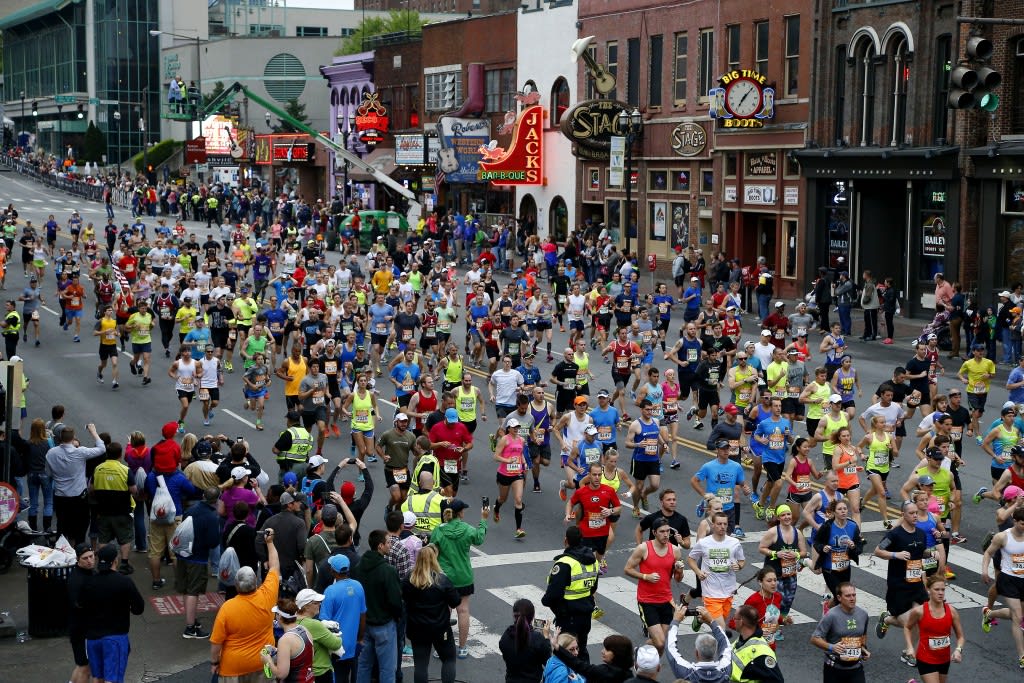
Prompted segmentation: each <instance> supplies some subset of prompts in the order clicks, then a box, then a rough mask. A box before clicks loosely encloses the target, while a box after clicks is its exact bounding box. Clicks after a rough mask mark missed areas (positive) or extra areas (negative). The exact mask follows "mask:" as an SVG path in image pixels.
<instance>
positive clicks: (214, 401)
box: [197, 344, 269, 428]
mask: <svg viewBox="0 0 1024 683" xmlns="http://www.w3.org/2000/svg"><path fill="white" fill-rule="evenodd" d="M214 351H215V349H214V348H213V344H207V345H206V347H205V348H204V350H203V355H202V356H201V357H200V359H199V365H200V366H202V370H203V373H202V375H201V376H200V378H199V393H198V394H197V398H198V399H199V402H200V404H201V405H202V407H203V425H204V426H209V424H210V420H212V419H213V414H214V410H213V409H214V408H216V407H217V405H218V404H219V403H220V388H221V387H222V386H224V369H223V366H222V365H221V362H220V359H219V358H217V356H216V355H214ZM268 382H269V377H268ZM257 424H258V427H257V428H259V427H262V426H263V424H262V415H261V416H260V420H258V421H257Z"/></svg>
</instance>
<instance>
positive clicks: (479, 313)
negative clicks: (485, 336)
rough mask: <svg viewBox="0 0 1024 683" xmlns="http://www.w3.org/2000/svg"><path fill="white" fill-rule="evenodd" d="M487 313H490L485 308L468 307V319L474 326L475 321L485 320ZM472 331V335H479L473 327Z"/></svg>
mask: <svg viewBox="0 0 1024 683" xmlns="http://www.w3.org/2000/svg"><path fill="white" fill-rule="evenodd" d="M489 313H490V309H489V308H487V306H470V307H469V317H470V319H472V321H473V324H474V325H476V321H477V320H481V319H484V318H486V317H487V316H488V314H489ZM472 331H473V333H474V334H479V333H478V332H477V330H476V328H475V327H474V328H473V330H472Z"/></svg>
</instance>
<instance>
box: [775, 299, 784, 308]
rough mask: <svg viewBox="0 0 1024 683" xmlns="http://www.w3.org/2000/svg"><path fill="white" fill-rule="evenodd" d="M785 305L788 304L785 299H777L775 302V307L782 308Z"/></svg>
mask: <svg viewBox="0 0 1024 683" xmlns="http://www.w3.org/2000/svg"><path fill="white" fill-rule="evenodd" d="M785 305H786V302H785V301H776V302H775V308H782V307H783V306H785Z"/></svg>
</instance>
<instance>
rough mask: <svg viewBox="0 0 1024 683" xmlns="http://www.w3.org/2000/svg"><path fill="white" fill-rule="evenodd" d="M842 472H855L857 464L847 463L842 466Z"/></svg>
mask: <svg viewBox="0 0 1024 683" xmlns="http://www.w3.org/2000/svg"><path fill="white" fill-rule="evenodd" d="M843 474H857V466H856V465H847V466H846V467H844V468H843Z"/></svg>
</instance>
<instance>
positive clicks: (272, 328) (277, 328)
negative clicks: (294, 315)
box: [270, 321, 284, 333]
mask: <svg viewBox="0 0 1024 683" xmlns="http://www.w3.org/2000/svg"><path fill="white" fill-rule="evenodd" d="M283 329H284V328H282V327H281V323H279V322H277V321H274V322H272V323H270V331H271V332H275V333H280V332H281V331H282V330H283Z"/></svg>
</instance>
